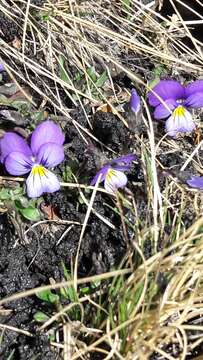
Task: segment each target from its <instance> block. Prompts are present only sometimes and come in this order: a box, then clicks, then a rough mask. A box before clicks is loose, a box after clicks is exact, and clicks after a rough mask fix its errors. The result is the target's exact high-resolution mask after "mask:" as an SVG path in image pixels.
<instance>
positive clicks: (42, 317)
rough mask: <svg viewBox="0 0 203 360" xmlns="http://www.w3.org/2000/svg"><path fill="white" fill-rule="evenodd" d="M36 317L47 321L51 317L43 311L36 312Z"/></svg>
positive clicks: (41, 320) (37, 319)
mask: <svg viewBox="0 0 203 360" xmlns="http://www.w3.org/2000/svg"><path fill="white" fill-rule="evenodd" d="M34 319H35V320H36V321H38V322H45V321H47V320H49V317H48V316H47V315H46V314H44V313H43V312H42V311H37V312H36V313H35V314H34Z"/></svg>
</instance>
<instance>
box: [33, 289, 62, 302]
mask: <svg viewBox="0 0 203 360" xmlns="http://www.w3.org/2000/svg"><path fill="white" fill-rule="evenodd" d="M36 296H37V297H38V298H39V299H40V300H43V301H46V302H48V303H50V304H54V303H56V302H58V301H59V296H58V295H57V294H53V293H52V292H51V290H43V291H40V292H38V293H37V294H36Z"/></svg>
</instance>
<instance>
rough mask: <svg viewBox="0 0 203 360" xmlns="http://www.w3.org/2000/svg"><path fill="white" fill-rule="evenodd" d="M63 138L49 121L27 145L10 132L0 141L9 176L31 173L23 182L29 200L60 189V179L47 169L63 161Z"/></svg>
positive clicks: (2, 160)
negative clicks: (24, 182)
mask: <svg viewBox="0 0 203 360" xmlns="http://www.w3.org/2000/svg"><path fill="white" fill-rule="evenodd" d="M64 139H65V137H64V134H63V133H62V130H61V128H60V127H59V126H58V125H56V124H55V123H54V122H53V121H50V120H47V121H44V122H43V123H41V124H40V125H38V126H37V127H36V129H35V130H34V131H33V133H32V136H31V141H30V146H29V145H28V144H27V143H26V141H25V140H24V139H23V138H22V137H21V136H20V135H17V134H15V133H12V132H7V133H6V134H5V135H4V137H3V138H2V139H0V160H1V162H2V163H3V164H4V165H5V168H6V170H7V171H8V173H9V174H11V175H16V176H19V175H24V174H27V173H29V172H30V174H29V176H28V178H27V180H26V186H27V194H28V196H29V197H30V198H35V197H39V196H41V195H42V194H43V193H46V192H47V193H52V192H55V191H57V190H59V188H60V183H59V180H58V179H57V177H56V175H55V174H53V173H52V172H51V171H50V170H48V168H53V167H55V166H56V165H58V164H60V163H61V162H62V161H63V159H64V150H63V143H64Z"/></svg>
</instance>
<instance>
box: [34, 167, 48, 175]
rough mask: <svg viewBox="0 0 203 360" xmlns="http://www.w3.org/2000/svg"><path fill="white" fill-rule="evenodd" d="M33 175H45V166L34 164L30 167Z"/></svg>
mask: <svg viewBox="0 0 203 360" xmlns="http://www.w3.org/2000/svg"><path fill="white" fill-rule="evenodd" d="M32 174H33V175H39V176H45V168H44V167H43V166H42V165H35V166H33V168H32Z"/></svg>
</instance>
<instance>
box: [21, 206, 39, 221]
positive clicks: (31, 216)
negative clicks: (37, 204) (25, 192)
mask: <svg viewBox="0 0 203 360" xmlns="http://www.w3.org/2000/svg"><path fill="white" fill-rule="evenodd" d="M19 212H20V213H21V215H23V216H24V218H25V219H27V220H30V221H39V220H40V212H39V210H38V209H36V208H33V207H31V206H30V207H27V208H22V209H19Z"/></svg>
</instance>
